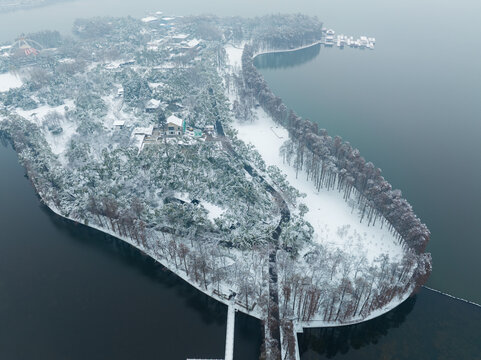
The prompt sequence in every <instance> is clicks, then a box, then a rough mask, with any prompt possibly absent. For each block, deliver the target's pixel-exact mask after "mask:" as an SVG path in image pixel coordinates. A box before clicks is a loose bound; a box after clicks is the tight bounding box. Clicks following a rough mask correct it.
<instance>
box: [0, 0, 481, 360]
mask: <svg viewBox="0 0 481 360" xmlns="http://www.w3.org/2000/svg"><path fill="white" fill-rule="evenodd" d="M157 10H161V11H164V12H165V13H166V14H178V15H189V14H200V13H216V14H218V15H241V16H256V15H262V14H265V13H272V12H302V13H306V14H310V15H318V16H319V18H320V19H322V20H323V21H324V22H325V25H326V26H327V27H332V28H334V29H335V30H337V31H338V32H339V33H344V34H346V35H353V36H359V35H367V36H374V37H376V39H377V44H376V49H375V50H374V51H367V50H366V51H362V50H359V49H350V48H346V49H344V50H340V49H338V48H336V47H334V48H330V49H328V48H321V47H320V46H319V47H315V48H310V49H306V50H304V51H300V52H293V53H288V54H287V53H285V54H271V55H264V56H261V57H258V58H257V60H256V65H257V66H258V67H259V68H260V70H261V72H262V74H263V75H264V76H265V78H266V81H267V82H268V84H269V85H270V86H271V88H272V89H273V91H274V92H275V93H276V94H277V95H278V96H280V97H281V98H282V99H283V100H284V102H285V103H286V104H287V105H288V106H289V107H291V108H292V109H294V110H295V111H296V112H297V113H298V114H299V115H301V116H303V117H307V118H309V119H311V120H313V121H316V122H318V123H319V125H320V127H322V128H325V129H327V130H328V132H329V134H331V135H340V136H341V137H342V138H343V139H345V140H347V141H350V142H351V144H352V145H353V146H354V147H357V148H359V149H360V151H361V154H362V155H363V156H364V157H365V158H366V159H367V160H368V161H372V162H373V163H374V164H375V165H376V166H378V167H380V168H381V169H382V170H383V174H384V176H385V177H386V178H387V180H388V181H390V182H391V184H392V185H393V186H394V187H396V188H399V189H401V190H402V191H403V194H404V196H405V197H406V198H407V199H408V200H409V202H410V203H411V204H412V205H413V207H414V210H415V212H416V213H417V214H418V216H420V218H421V219H422V220H423V221H424V222H425V223H427V225H428V227H429V228H430V230H431V232H432V239H431V242H430V245H429V248H428V250H429V251H431V252H432V254H433V266H434V271H433V274H432V276H431V278H430V280H429V286H431V287H433V288H436V289H439V290H441V291H444V292H447V293H450V294H452V295H454V296H458V297H462V298H466V299H468V300H471V301H475V302H477V303H481V285H480V281H479V274H481V262H480V261H479V257H480V254H481V241H480V240H481V229H480V226H479V219H480V218H481V206H480V204H481V187H480V184H481V165H480V157H481V140H480V139H481V62H480V59H481V37H480V36H479V34H481V22H480V21H479V14H481V2H479V1H477V0H461V1H456V2H454V1H449V2H448V1H434V0H426V1H422V2H419V1H414V0H407V1H402V2H396V3H394V2H386V1H384V0H366V1H362V2H360V1H356V0H346V1H342V2H339V1H332V0H331V1H327V0H321V1H314V0H298V1H295V2H279V1H274V0H266V1H262V2H259V1H254V0H246V1H242V2H240V1H239V2H231V1H225V0H213V1H209V2H200V1H193V0H179V1H175V2H171V1H169V2H167V1H154V0H138V1H135V2H133V1H122V2H118V1H113V0H97V1H94V0H80V1H72V2H65V3H58V4H54V5H50V6H46V7H42V8H36V9H29V10H22V11H17V12H13V13H7V14H0V41H11V40H12V39H13V38H14V37H16V36H18V35H19V34H20V33H22V32H25V33H28V32H32V31H38V30H43V29H51V30H60V31H62V32H64V33H68V32H69V31H70V29H71V27H72V23H73V21H74V20H75V18H77V17H91V16H109V15H111V16H127V15H131V16H133V17H138V18H140V17H142V16H144V15H146V14H147V12H148V11H157ZM0 154H1V155H0V162H1V163H0V169H1V171H0V179H1V182H2V183H1V184H0V194H1V199H0V200H1V201H0V210H1V211H0V214H1V216H0V219H1V220H0V221H1V229H2V230H1V231H2V232H1V237H0V238H1V241H0V257H1V260H0V271H1V272H0V323H1V325H0V358H12V359H25V358H42V356H35V354H34V352H33V351H35V350H37V351H38V352H37V354H36V355H39V354H40V355H45V356H43V358H79V359H80V358H94V359H95V358H99V359H100V358H112V357H116V358H119V359H121V358H125V359H127V358H149V357H150V356H151V355H153V354H162V355H165V357H163V358H166V359H177V358H179V359H180V358H182V357H184V358H185V357H186V356H185V355H190V356H196V357H201V356H212V357H221V356H222V354H223V348H224V331H225V313H226V310H225V307H223V306H222V305H218V304H216V303H215V302H214V301H212V300H209V299H208V298H207V297H206V296H203V295H201V294H199V293H198V292H196V291H195V290H194V289H192V288H191V287H190V286H188V285H186V284H183V283H182V282H181V281H179V280H177V278H176V277H175V276H174V275H172V274H170V273H165V272H163V271H162V270H161V269H162V268H161V267H160V266H158V265H155V264H153V262H152V261H150V260H148V259H145V257H143V256H142V255H140V253H138V252H137V251H135V250H133V249H132V248H131V247H129V246H127V245H124V244H122V242H119V241H117V240H114V239H112V238H109V237H105V236H104V235H101V234H99V233H98V232H94V231H92V230H88V229H85V228H84V227H80V226H75V225H72V224H70V223H67V222H65V221H63V220H59V219H58V218H57V217H55V216H54V215H52V214H50V212H48V211H47V210H46V209H45V208H44V207H42V206H40V205H39V202H38V199H37V198H36V197H35V195H34V194H33V189H32V188H31V186H30V185H29V183H28V181H27V180H26V179H24V178H22V176H23V170H22V169H21V167H20V165H18V164H16V157H15V156H14V153H13V151H12V150H7V149H6V148H5V147H1V146H0ZM238 319H239V317H238ZM237 322H238V321H236V326H237V325H238V324H237ZM239 324H241V325H242V323H241V322H239ZM480 324H481V320H480V309H479V308H478V307H475V306H473V305H469V304H466V303H463V302H460V301H456V300H453V299H451V298H448V297H446V296H442V295H439V294H436V293H433V292H431V291H428V290H423V291H422V292H421V293H420V294H419V295H417V296H416V298H414V299H412V300H408V301H407V302H406V303H404V304H403V305H402V306H400V307H399V308H397V309H395V310H393V311H392V312H390V313H389V314H387V315H385V316H383V317H381V318H379V319H376V320H373V321H370V322H368V323H366V324H364V325H357V326H349V327H345V328H342V329H338V330H308V331H306V332H305V333H304V334H302V335H300V337H299V339H300V348H301V353H302V358H303V359H319V358H333V357H335V358H336V359H337V358H340V359H342V358H346V359H350V358H355V359H414V358H415V359H480V358H481V357H480V354H481V350H480V349H479V343H480V341H479V339H480V338H481V328H480V326H481V325H480ZM243 326H244V329H245V331H244V333H242V332H240V331H237V332H236V344H235V349H236V352H237V351H240V350H242V351H245V353H243V354H240V353H237V354H239V355H237V358H238V359H255V358H257V357H258V355H257V354H258V345H259V342H260V338H261V333H260V330H259V326H260V325H259V323H258V322H255V321H251V320H248V319H246V320H245V324H244V325H243ZM238 338H240V339H241V340H239V339H238ZM14 351H17V354H18V356H14V354H15V353H14ZM29 351H31V352H29ZM169 351H172V353H169ZM2 355H3V356H2ZM169 355H171V356H169ZM76 356H77V357H76Z"/></svg>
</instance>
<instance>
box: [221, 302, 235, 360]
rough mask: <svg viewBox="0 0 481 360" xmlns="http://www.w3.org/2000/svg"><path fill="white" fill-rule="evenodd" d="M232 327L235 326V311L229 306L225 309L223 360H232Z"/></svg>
mask: <svg viewBox="0 0 481 360" xmlns="http://www.w3.org/2000/svg"><path fill="white" fill-rule="evenodd" d="M234 325H235V309H234V306H232V305H229V307H228V309H227V330H226V335H225V356H224V359H225V360H232V359H233V358H234Z"/></svg>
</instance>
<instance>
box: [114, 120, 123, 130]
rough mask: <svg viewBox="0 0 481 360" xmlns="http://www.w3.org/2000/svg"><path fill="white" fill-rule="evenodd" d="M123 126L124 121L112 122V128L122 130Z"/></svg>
mask: <svg viewBox="0 0 481 360" xmlns="http://www.w3.org/2000/svg"><path fill="white" fill-rule="evenodd" d="M124 125H125V120H118V119H117V120H115V121H114V127H115V128H117V129H123V128H124Z"/></svg>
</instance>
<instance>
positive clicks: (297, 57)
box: [254, 44, 321, 69]
mask: <svg viewBox="0 0 481 360" xmlns="http://www.w3.org/2000/svg"><path fill="white" fill-rule="evenodd" d="M320 51H321V45H320V44H318V45H314V46H311V47H308V48H305V49H302V50H298V51H289V52H282V53H270V54H263V55H262V56H257V57H256V58H255V59H254V65H255V66H256V67H257V68H258V69H269V68H276V69H278V68H288V67H295V66H300V65H302V64H306V63H308V62H310V61H312V60H314V59H315V58H316V56H317V55H319V52H320Z"/></svg>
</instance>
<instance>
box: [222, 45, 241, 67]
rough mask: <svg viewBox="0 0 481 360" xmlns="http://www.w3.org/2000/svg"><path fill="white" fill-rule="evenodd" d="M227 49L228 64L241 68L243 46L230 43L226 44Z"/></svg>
mask: <svg viewBox="0 0 481 360" xmlns="http://www.w3.org/2000/svg"><path fill="white" fill-rule="evenodd" d="M225 51H226V52H227V58H228V59H227V61H228V64H229V65H231V66H232V67H234V68H241V66H242V52H243V51H244V49H243V47H236V46H234V45H231V44H228V45H226V46H225Z"/></svg>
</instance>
